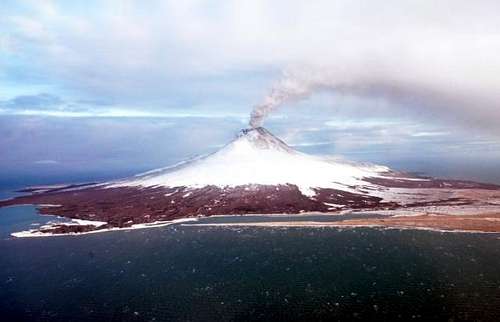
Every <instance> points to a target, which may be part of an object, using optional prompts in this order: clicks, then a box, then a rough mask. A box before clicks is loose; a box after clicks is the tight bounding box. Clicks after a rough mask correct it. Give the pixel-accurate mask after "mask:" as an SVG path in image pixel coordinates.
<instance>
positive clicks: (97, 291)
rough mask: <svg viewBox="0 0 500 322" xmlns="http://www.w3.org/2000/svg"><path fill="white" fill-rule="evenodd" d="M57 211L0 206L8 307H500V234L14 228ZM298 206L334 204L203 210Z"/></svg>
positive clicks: (35, 310) (120, 310) (478, 317)
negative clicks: (60, 233)
mask: <svg viewBox="0 0 500 322" xmlns="http://www.w3.org/2000/svg"><path fill="white" fill-rule="evenodd" d="M77 179H78V178H77ZM77 179H75V180H72V181H74V182H77V181H88V180H86V178H82V179H81V180H77ZM16 188H20V186H15V187H14V186H12V185H11V186H4V187H2V189H0V199H3V198H8V197H11V196H13V195H15V194H14V193H12V191H14V190H15V189H16ZM354 216H356V215H354ZM52 220H61V219H60V218H56V217H53V216H40V215H38V214H37V213H36V210H35V208H34V207H33V206H29V205H27V206H18V207H9V208H3V209H0V320H1V321H214V320H215V321H350V320H365V321H499V320H500V234H467V233H440V232H430V231H412V230H381V229H367V228H366V229H336V228H256V227H239V228H237V227H207V226H195V225H193V226H183V225H174V226H165V227H157V228H150V229H142V230H130V231H115V232H106V233H98V234H88V235H82V236H64V237H49V238H21V239H18V238H12V237H10V233H12V232H15V231H20V230H25V229H31V228H33V227H36V226H37V225H40V224H44V223H46V222H47V221H52ZM290 220H315V221H333V220H336V218H335V217H334V216H324V215H308V216H301V217H297V216H285V217H275V216H245V217H241V216H234V217H217V218H206V219H203V221H202V222H204V223H224V222H229V223H234V222H241V223H244V222H256V221H290Z"/></svg>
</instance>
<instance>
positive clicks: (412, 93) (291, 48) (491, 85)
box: [0, 0, 500, 131]
mask: <svg viewBox="0 0 500 322" xmlns="http://www.w3.org/2000/svg"><path fill="white" fill-rule="evenodd" d="M8 9H9V10H3V11H2V10H0V19H1V20H2V21H3V28H5V30H7V31H8V35H9V37H8V39H9V41H8V44H9V45H8V47H9V51H10V52H11V56H12V55H13V56H15V57H16V59H15V60H16V61H22V64H21V65H20V66H21V67H20V68H22V69H29V71H30V72H31V73H33V74H36V75H38V76H39V75H42V76H40V77H45V81H46V82H54V83H55V84H56V85H57V86H60V87H63V88H65V89H67V90H68V91H71V92H75V93H78V94H79V95H80V96H82V97H84V98H95V97H99V98H101V97H104V98H107V99H109V100H111V101H113V102H115V103H116V104H125V103H127V104H132V102H140V103H145V102H147V103H148V104H149V103H151V102H156V103H157V102H161V103H158V104H157V105H158V106H159V108H165V109H168V108H170V107H171V106H172V105H176V104H164V103H165V102H170V103H172V102H173V103H178V104H182V105H185V106H193V105H202V104H206V103H207V101H211V103H213V102H214V101H215V102H222V101H231V102H235V104H233V105H234V107H233V108H234V109H239V111H242V110H246V111H248V110H249V109H250V104H257V103H259V100H260V97H261V96H260V95H264V94H265V90H266V88H267V86H268V85H269V83H270V82H271V81H272V80H273V77H274V78H276V74H277V73H279V71H282V70H286V71H292V72H291V73H292V74H295V75H297V74H299V76H300V77H298V78H299V79H300V80H301V82H302V81H303V80H304V79H306V82H307V79H310V78H311V76H310V75H307V74H309V73H311V74H317V71H318V70H319V71H325V72H326V74H327V76H328V77H326V78H325V77H323V76H321V77H320V78H321V81H320V82H319V83H320V84H319V85H318V86H316V85H314V86H312V89H313V92H315V91H316V88H317V87H320V88H324V87H328V88H329V90H330V91H333V92H335V93H337V94H339V93H340V94H341V95H344V94H345V95H355V96H363V97H367V98H368V99H372V100H376V99H380V98H381V99H384V100H388V101H389V102H390V103H391V104H392V105H393V109H394V110H397V109H401V108H403V109H405V108H408V107H410V109H412V110H416V111H419V112H418V113H421V114H422V115H423V117H424V118H426V119H428V120H431V121H436V119H438V120H439V119H444V120H448V121H449V122H457V121H458V122H461V123H462V124H466V126H470V127H476V128H483V127H484V128H489V129H491V130H493V131H494V130H495V124H494V123H495V120H496V119H498V117H499V116H500V115H499V114H498V113H499V112H498V104H499V103H500V102H499V99H498V98H497V94H496V93H498V92H499V89H500V88H499V86H500V85H499V84H500V59H499V58H498V55H497V53H498V52H499V51H500V36H499V33H498V30H499V29H500V26H499V22H498V18H497V14H496V13H497V12H498V11H499V9H500V5H499V4H498V2H497V1H488V0H482V1H476V2H474V3H472V2H470V1H466V0H454V1H451V0H445V1H439V2H438V3H436V2H435V1H416V0H415V1H413V0H412V1H404V2H402V1H397V0H388V1H370V2H367V1H352V0H341V1H326V0H325V1H315V2H314V3H310V2H303V1H293V0H292V1H284V0H283V1H272V2H269V1H264V0H255V1H251V2H218V3H213V2H208V1H201V0H199V1H198V0H189V1H148V2H147V3H145V2H134V1H118V0H111V1H106V2H98V1H90V2H89V3H86V4H85V8H82V7H79V4H75V3H72V2H52V1H48V0H46V1H41V2H38V1H29V2H24V3H23V4H21V5H17V6H13V5H12V7H10V8H8ZM83 9H85V10H83ZM3 42H4V43H6V41H3ZM3 47H6V46H3ZM3 47H0V48H3ZM0 50H2V49H0ZM13 61H14V60H13ZM304 66H305V67H304ZM303 71H305V74H306V77H304V72H303ZM259 73H263V76H262V78H258V79H255V78H254V79H252V77H250V76H249V75H256V74H259ZM313 77H316V76H313ZM316 84H317V82H316ZM325 84H327V85H328V86H325ZM308 96H309V94H307V95H302V96H301V97H308ZM284 103H286V104H288V105H291V104H293V100H292V101H288V100H285V102H284ZM214 105H216V104H214ZM384 112H386V113H387V111H384ZM340 113H341V112H340ZM389 113H390V111H389ZM415 114H417V113H415Z"/></svg>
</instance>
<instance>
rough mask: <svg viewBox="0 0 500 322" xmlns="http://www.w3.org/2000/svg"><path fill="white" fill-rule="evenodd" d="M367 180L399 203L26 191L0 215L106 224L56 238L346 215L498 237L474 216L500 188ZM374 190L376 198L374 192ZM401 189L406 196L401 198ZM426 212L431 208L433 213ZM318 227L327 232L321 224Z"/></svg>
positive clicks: (90, 189) (293, 190)
mask: <svg viewBox="0 0 500 322" xmlns="http://www.w3.org/2000/svg"><path fill="white" fill-rule="evenodd" d="M408 178H409V177H408ZM365 180H366V181H367V182H371V183H373V184H376V185H377V187H378V189H377V190H380V192H381V193H382V194H386V192H385V191H386V190H387V191H391V190H390V189H391V188H397V189H396V190H395V191H396V192H393V194H394V195H397V196H398V198H396V199H394V201H385V198H384V199H382V198H381V197H376V196H372V195H369V194H367V192H368V190H370V189H368V188H367V187H364V188H362V189H359V190H360V193H351V192H346V191H341V190H334V189H316V195H315V196H314V197H311V198H310V197H307V196H304V195H303V194H302V193H301V192H300V190H299V189H298V188H297V187H296V186H295V185H277V186H268V185H245V186H237V187H232V188H229V187H228V188H220V187H216V186H206V187H203V188H197V189H194V188H187V187H175V188H170V187H149V188H146V187H144V188H143V187H115V188H110V187H107V186H106V185H98V184H87V185H85V184H83V185H70V186H65V187H56V188H54V189H50V188H47V187H45V188H29V189H26V190H24V192H27V193H29V194H27V195H25V196H20V197H17V198H14V199H10V200H4V201H0V207H6V206H13V205H21V204H34V205H37V209H38V211H39V213H40V214H46V215H57V216H62V217H67V218H73V219H83V220H91V221H102V222H106V224H104V225H101V226H93V225H84V224H82V225H74V224H73V225H65V224H57V225H52V226H49V227H46V226H45V227H44V228H40V229H39V230H38V232H42V233H52V234H63V233H81V232H88V231H93V230H104V229H110V228H126V227H131V226H132V225H135V224H143V223H153V222H158V221H161V222H164V221H171V220H175V219H180V218H188V217H198V216H212V215H245V214H284V213H304V212H317V213H340V211H343V213H345V212H349V211H356V210H357V211H381V212H384V214H387V216H386V218H385V217H384V218H377V219H374V218H367V219H346V220H343V221H339V222H335V223H332V224H331V225H334V226H346V227H353V226H384V227H396V228H410V227H415V228H431V229H442V230H467V231H484V232H500V211H499V212H498V213H491V211H489V212H488V213H486V214H484V213H481V210H480V209H482V208H481V207H478V209H477V211H476V213H474V205H476V204H480V205H481V206H484V205H486V206H495V205H498V209H500V202H499V201H500V187H499V186H495V185H491V184H481V183H473V182H467V181H452V180H437V179H429V180H428V181H414V180H411V178H410V179H404V178H403V179H401V176H400V175H398V176H397V177H396V176H395V178H394V179H392V178H389V179H387V178H384V179H381V178H365ZM371 189H372V190H373V188H372V187H371ZM401 189H403V190H404V191H405V192H400V190H401ZM442 196H446V197H442ZM389 199H390V198H389ZM497 202H498V203H497ZM464 206H469V208H471V207H472V209H473V213H470V212H468V213H466V214H458V213H450V212H453V211H454V210H453V209H459V208H460V207H464ZM426 207H427V208H426ZM428 207H434V208H432V209H428ZM436 207H437V208H436ZM439 207H452V208H450V209H448V208H446V211H444V213H443V210H441V211H440V210H439V209H440V208H439ZM457 207H458V208H457ZM436 209H437V211H436ZM488 209H489V210H490V209H491V207H490V208H488ZM408 210H411V211H412V213H411V215H407V216H400V215H398V214H399V212H400V211H408ZM339 216H341V215H340V214H339ZM296 224H297V225H299V223H296ZM291 225H294V224H291ZM321 225H322V226H324V225H329V224H325V223H321Z"/></svg>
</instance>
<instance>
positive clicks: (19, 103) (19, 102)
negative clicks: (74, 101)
mask: <svg viewBox="0 0 500 322" xmlns="http://www.w3.org/2000/svg"><path fill="white" fill-rule="evenodd" d="M63 105H64V101H63V100H62V99H61V98H59V97H58V96H55V95H51V94H47V93H40V94H36V95H20V96H16V97H14V98H12V99H10V100H6V101H0V107H1V108H4V109H12V110H19V109H60V108H61V107H62V106H63Z"/></svg>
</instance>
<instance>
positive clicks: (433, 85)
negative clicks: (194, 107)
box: [249, 66, 500, 135]
mask: <svg viewBox="0 0 500 322" xmlns="http://www.w3.org/2000/svg"><path fill="white" fill-rule="evenodd" d="M398 76H399V75H397V73H396V71H393V70H375V71H374V70H373V69H371V70H369V71H366V72H365V71H362V70H361V69H360V68H358V67H356V66H351V69H350V70H347V69H343V70H338V68H337V69H336V68H315V69H314V68H312V69H311V68H301V69H295V70H291V71H287V72H285V73H284V74H283V77H282V78H281V80H279V81H278V82H277V83H276V84H275V85H274V86H273V87H272V88H271V89H270V91H269V93H268V94H267V95H266V96H265V98H264V99H263V102H262V103H261V104H259V105H256V106H255V107H254V108H253V110H252V112H251V115H250V122H249V125H250V126H251V127H253V128H255V127H259V126H262V124H263V122H264V120H265V119H266V118H267V117H268V116H269V115H270V114H271V113H273V112H275V111H276V110H277V109H279V108H281V107H282V106H284V105H287V104H293V103H295V102H298V101H300V100H303V99H307V98H308V97H310V96H311V95H313V94H315V93H316V92H320V91H321V92H325V91H326V92H332V93H335V94H340V95H352V96H356V97H363V98H372V99H379V98H382V99H384V100H385V101H387V102H389V103H391V104H393V105H394V108H399V109H401V110H404V111H409V112H411V111H414V113H415V115H419V116H422V117H424V118H425V116H424V115H427V117H428V116H429V115H431V116H432V119H431V121H444V122H449V123H454V124H455V123H456V124H461V125H462V126H463V127H466V128H471V129H478V130H480V131H485V132H489V133H492V134H495V135H499V134H500V128H499V127H498V125H497V123H498V122H497V120H498V117H499V115H500V114H499V113H500V110H499V108H498V106H500V99H499V97H497V95H496V94H495V92H494V91H493V90H492V88H490V87H485V88H481V87H480V86H479V88H473V87H472V86H469V87H463V88H462V89H460V90H458V88H456V87H453V86H449V83H446V82H445V83H441V82H435V81H434V79H432V78H430V77H429V78H428V77H416V78H414V79H412V78H411V77H412V76H413V74H407V75H404V76H402V77H398ZM443 76H444V75H437V76H436V78H438V79H439V78H441V77H443ZM494 87H496V86H494Z"/></svg>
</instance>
